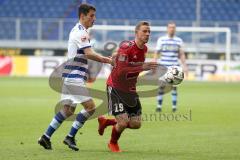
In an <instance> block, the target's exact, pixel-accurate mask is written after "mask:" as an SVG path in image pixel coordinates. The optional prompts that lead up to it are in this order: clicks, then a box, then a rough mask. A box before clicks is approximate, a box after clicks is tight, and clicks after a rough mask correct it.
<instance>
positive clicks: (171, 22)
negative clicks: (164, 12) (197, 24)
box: [167, 21, 176, 26]
mask: <svg viewBox="0 0 240 160" xmlns="http://www.w3.org/2000/svg"><path fill="white" fill-rule="evenodd" d="M170 24H174V25H175V26H176V23H175V22H174V21H169V22H168V23H167V26H169V25H170Z"/></svg>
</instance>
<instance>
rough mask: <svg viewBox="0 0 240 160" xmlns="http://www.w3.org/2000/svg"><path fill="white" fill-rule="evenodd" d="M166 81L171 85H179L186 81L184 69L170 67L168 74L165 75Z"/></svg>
mask: <svg viewBox="0 0 240 160" xmlns="http://www.w3.org/2000/svg"><path fill="white" fill-rule="evenodd" d="M163 78H164V80H165V81H166V82H167V83H168V84H171V85H178V84H180V83H181V82H182V81H183V79H184V73H183V69H182V68H181V67H179V66H171V67H168V69H167V72H166V73H165V74H164V75H163Z"/></svg>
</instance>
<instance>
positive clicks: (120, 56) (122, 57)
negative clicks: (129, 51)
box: [118, 54, 127, 62]
mask: <svg viewBox="0 0 240 160" xmlns="http://www.w3.org/2000/svg"><path fill="white" fill-rule="evenodd" d="M126 60H127V55H126V54H120V55H119V57H118V61H121V62H124V61H126Z"/></svg>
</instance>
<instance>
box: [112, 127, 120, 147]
mask: <svg viewBox="0 0 240 160" xmlns="http://www.w3.org/2000/svg"><path fill="white" fill-rule="evenodd" d="M120 136H121V133H119V132H118V131H117V130H116V125H114V126H113V128H112V135H111V140H110V142H111V143H115V144H116V143H117V142H118V139H119V138H120Z"/></svg>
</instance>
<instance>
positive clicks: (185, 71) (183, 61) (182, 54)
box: [179, 49, 188, 76]
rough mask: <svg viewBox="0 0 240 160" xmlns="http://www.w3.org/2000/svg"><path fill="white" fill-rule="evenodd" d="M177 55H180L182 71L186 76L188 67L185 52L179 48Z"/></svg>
mask: <svg viewBox="0 0 240 160" xmlns="http://www.w3.org/2000/svg"><path fill="white" fill-rule="evenodd" d="M179 57H180V60H181V63H182V65H183V71H184V73H185V74H186V76H187V75H188V67H187V64H186V56H185V53H184V51H183V49H180V51H179Z"/></svg>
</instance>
